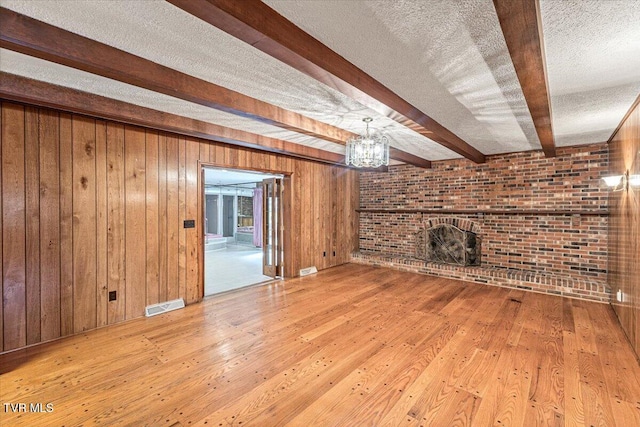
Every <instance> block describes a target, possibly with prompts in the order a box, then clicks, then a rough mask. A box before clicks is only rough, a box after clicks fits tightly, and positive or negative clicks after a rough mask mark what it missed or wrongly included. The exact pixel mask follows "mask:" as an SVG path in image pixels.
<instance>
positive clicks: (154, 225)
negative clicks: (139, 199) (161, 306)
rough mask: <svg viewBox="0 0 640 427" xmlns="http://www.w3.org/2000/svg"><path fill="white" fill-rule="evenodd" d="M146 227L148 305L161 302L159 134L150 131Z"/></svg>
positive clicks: (147, 161) (147, 147)
mask: <svg viewBox="0 0 640 427" xmlns="http://www.w3.org/2000/svg"><path fill="white" fill-rule="evenodd" d="M146 136H147V141H146V144H147V145H146V159H147V160H146V173H145V177H146V197H145V201H146V226H147V244H146V250H147V263H146V270H147V271H146V281H147V282H146V283H147V285H146V288H147V295H146V303H145V305H149V304H156V303H158V302H160V298H159V296H160V280H159V276H160V274H159V273H160V266H159V242H158V231H159V227H158V218H159V215H158V175H159V172H160V168H159V164H158V148H159V145H158V144H159V141H158V134H157V133H156V132H151V131H148V132H147V133H146Z"/></svg>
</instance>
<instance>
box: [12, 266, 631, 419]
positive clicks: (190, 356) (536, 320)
mask: <svg viewBox="0 0 640 427" xmlns="http://www.w3.org/2000/svg"><path fill="white" fill-rule="evenodd" d="M0 362H1V372H2V375H1V377H0V383H1V387H0V401H1V402H2V403H3V407H2V408H0V416H1V419H0V425H2V426H5V425H7V426H20V425H24V426H37V425H46V426H54V425H55V426H62V425H64V426H75V425H109V426H112V425H131V426H141V425H150V426H205V425H206V426H228V425H236V426H280V425H291V426H352V425H368V426H400V425H402V426H405V425H406V426H463V425H474V426H491V425H497V426H534V425H540V426H547V425H557V426H562V425H566V426H583V425H584V426H592V425H593V426H616V425H617V426H625V427H626V426H636V425H640V367H639V365H638V362H637V360H636V359H635V357H634V355H633V353H632V352H631V348H630V346H629V344H628V342H627V341H626V339H625V338H624V336H623V335H622V332H621V330H620V327H619V325H618V324H617V323H616V321H615V315H614V314H613V311H612V309H611V307H610V306H608V305H605V304H597V303H588V302H583V301H577V300H569V299H562V298H560V297H555V296H549V295H541V294H534V293H527V292H522V291H515V290H507V289H503V288H498V287H491V286H481V285H477V284H467V283H464V282H458V281H454V280H448V279H440V278H433V277H429V276H424V275H418V274H413V273H404V272H399V271H393V270H386V269H380V268H374V267H368V266H361V265H346V266H341V267H336V268H332V269H329V270H325V271H322V272H320V273H319V274H317V275H315V276H309V277H305V278H300V279H293V280H287V281H285V282H280V283H278V284H272V285H267V286H262V287H253V288H245V289H241V290H238V291H234V292H231V293H227V294H221V295H218V296H214V297H211V298H208V299H206V300H205V301H204V302H203V303H201V304H195V305H191V306H188V307H186V308H185V309H183V310H179V311H174V312H171V313H167V314H164V315H161V316H157V317H152V318H143V319H137V320H133V321H130V322H127V323H123V324H120V325H116V326H112V327H107V328H103V329H99V330H96V331H93V332H89V333H86V334H82V335H77V336H74V337H71V338H67V339H63V340H60V341H57V342H53V343H49V344H44V345H40V346H37V347H33V348H31V349H27V350H23V351H20V352H15V353H9V354H5V355H2V356H0ZM19 403H25V404H26V409H30V408H29V405H30V404H37V403H41V404H42V405H43V406H42V409H43V410H46V409H47V406H46V404H51V405H52V406H51V407H49V408H50V409H53V411H52V412H48V413H47V412H43V413H32V412H13V411H12V408H16V409H17V408H18V407H17V406H13V407H12V406H7V404H13V405H16V404H19Z"/></svg>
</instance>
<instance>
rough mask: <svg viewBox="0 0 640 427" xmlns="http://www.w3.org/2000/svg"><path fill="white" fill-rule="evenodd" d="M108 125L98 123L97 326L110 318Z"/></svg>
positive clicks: (106, 322) (104, 323) (101, 122)
mask: <svg viewBox="0 0 640 427" xmlns="http://www.w3.org/2000/svg"><path fill="white" fill-rule="evenodd" d="M107 218H108V206H107V124H106V123H105V122H103V121H98V122H96V325H97V326H105V325H107V324H108V318H109V304H108V295H109V275H108V272H107V259H108V244H107V232H108V229H107Z"/></svg>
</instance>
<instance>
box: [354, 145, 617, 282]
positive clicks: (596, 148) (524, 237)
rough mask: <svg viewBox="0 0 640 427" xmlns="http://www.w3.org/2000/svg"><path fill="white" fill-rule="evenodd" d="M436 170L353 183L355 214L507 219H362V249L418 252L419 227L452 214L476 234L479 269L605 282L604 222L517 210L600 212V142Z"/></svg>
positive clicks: (370, 175) (603, 169)
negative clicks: (356, 198)
mask: <svg viewBox="0 0 640 427" xmlns="http://www.w3.org/2000/svg"><path fill="white" fill-rule="evenodd" d="M557 151H558V156H557V157H555V158H545V157H544V154H543V153H542V152H525V153H516V154H506V155H496V156H489V157H488V159H487V162H486V163H484V164H480V165H478V164H474V163H472V162H470V161H468V160H449V161H442V162H434V164H433V168H432V169H419V168H416V167H413V166H408V165H403V166H392V167H390V168H389V172H387V173H375V172H364V173H362V174H361V177H360V208H361V209H465V210H476V209H480V210H482V209H485V210H486V209H492V210H502V211H506V213H504V214H471V215H467V214H462V215H461V214H420V213H369V212H362V213H361V214H360V249H361V251H362V252H363V253H367V252H368V253H374V254H382V255H390V256H399V257H412V256H413V255H414V253H415V237H414V234H415V233H416V232H417V231H418V230H419V228H420V227H421V225H422V223H423V221H424V220H426V219H429V218H432V217H434V216H455V217H458V218H465V219H469V220H472V221H474V222H476V223H477V224H478V225H479V226H480V227H481V229H482V236H483V247H482V250H483V258H482V261H483V265H485V266H488V267H503V268H513V269H520V270H526V271H533V272H538V273H548V274H553V275H556V276H564V277H567V278H589V279H590V280H594V281H596V282H601V283H605V282H606V272H607V216H606V215H593V216H589V215H582V216H578V215H560V214H551V215H532V214H526V215H522V214H517V213H518V211H527V210H545V211H572V212H575V211H600V212H602V211H607V209H608V206H607V200H608V195H609V193H608V190H607V189H606V188H605V187H604V186H603V185H602V184H601V181H600V177H601V176H603V175H606V173H607V170H608V148H607V145H606V144H595V145H588V146H581V147H566V148H559V149H558V150H557Z"/></svg>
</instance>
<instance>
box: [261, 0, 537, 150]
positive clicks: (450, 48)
mask: <svg viewBox="0 0 640 427" xmlns="http://www.w3.org/2000/svg"><path fill="white" fill-rule="evenodd" d="M266 3H267V4H268V5H270V6H271V7H273V8H274V9H276V10H277V11H278V12H280V13H281V14H282V15H284V16H285V17H286V18H287V19H289V20H290V21H292V22H293V23H294V24H296V25H298V26H299V27H301V28H302V29H303V30H305V31H306V32H308V33H309V34H311V35H312V36H314V37H316V38H317V39H318V40H320V41H321V42H322V43H324V44H325V45H327V46H328V47H330V48H331V49H332V50H334V51H336V52H337V53H339V54H340V55H342V56H343V57H345V58H346V59H347V60H349V61H350V62H352V63H354V64H355V65H357V66H358V67H360V68H361V69H362V70H364V71H365V72H367V73H368V74H369V75H371V76H372V77H374V78H375V79H377V80H378V81H380V82H381V83H382V84H384V85H385V86H387V87H388V88H389V89H391V90H392V91H394V92H395V93H397V94H398V95H400V96H401V97H402V98H404V99H405V100H407V101H409V102H410V103H411V104H413V105H415V106H416V107H418V108H419V109H420V110H422V111H424V112H425V113H427V114H429V115H430V116H431V117H433V118H434V119H435V120H437V121H438V122H440V123H441V124H442V125H444V126H445V127H446V128H448V129H450V130H452V131H453V132H454V133H456V134H457V135H458V136H459V137H461V138H462V139H463V140H465V141H467V142H468V143H469V144H471V145H473V146H474V147H476V148H477V149H479V150H480V151H482V152H483V153H485V154H492V153H503V152H509V151H524V150H531V149H539V148H540V142H539V141H538V137H537V135H536V133H535V129H534V127H533V122H532V120H531V117H530V115H529V112H528V109H527V106H526V103H525V101H524V96H523V95H522V91H521V89H520V85H519V83H518V79H517V76H516V74H515V70H514V68H513V65H512V63H511V57H510V56H509V52H508V50H507V46H506V44H505V41H504V38H503V37H502V32H501V30H500V24H499V23H498V17H497V16H496V12H495V9H494V7H493V3H492V2H491V0H473V1H423V0H420V1H415V0H412V1H407V0H395V1H386V0H382V1H342V0H328V1H308V2H301V1H286V0H267V1H266Z"/></svg>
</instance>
